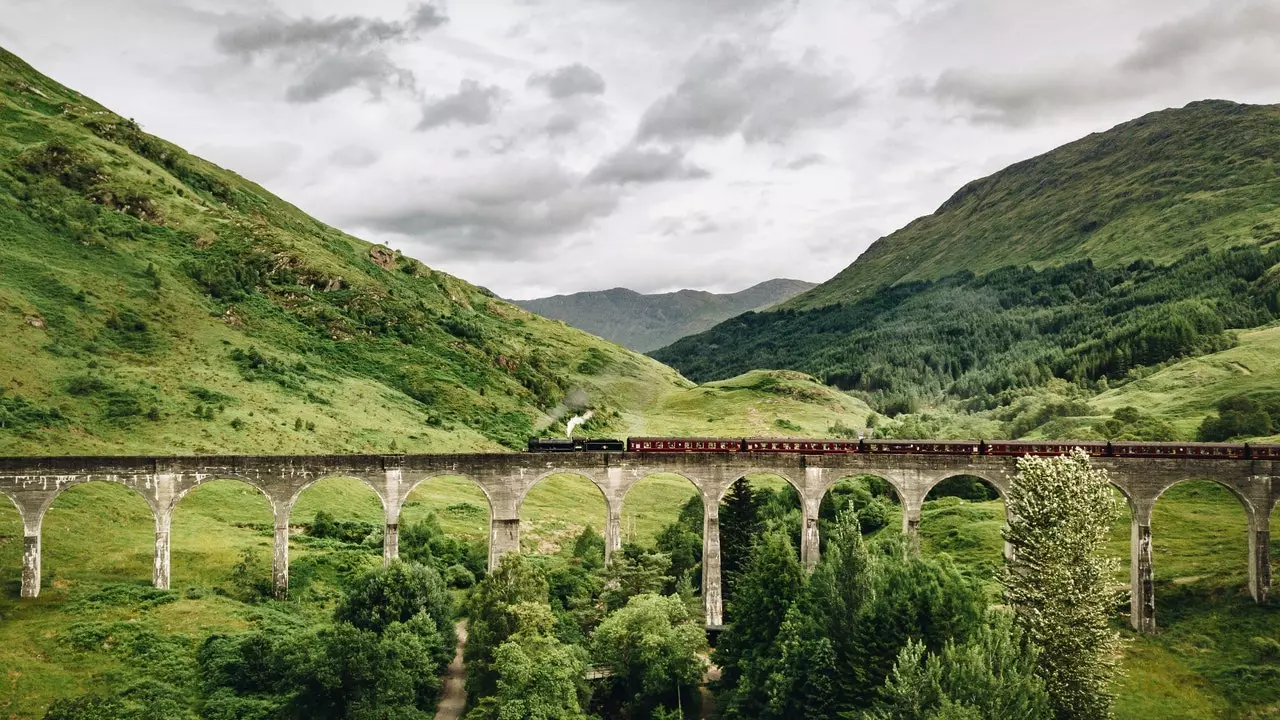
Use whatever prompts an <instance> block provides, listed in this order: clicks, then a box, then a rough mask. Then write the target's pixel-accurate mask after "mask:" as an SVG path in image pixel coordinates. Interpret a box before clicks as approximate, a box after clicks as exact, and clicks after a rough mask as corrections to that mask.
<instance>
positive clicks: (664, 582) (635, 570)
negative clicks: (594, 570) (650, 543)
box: [600, 545, 675, 612]
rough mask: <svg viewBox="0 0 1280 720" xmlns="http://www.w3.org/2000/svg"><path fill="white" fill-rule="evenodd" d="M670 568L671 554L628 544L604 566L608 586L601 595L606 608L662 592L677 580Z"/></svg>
mask: <svg viewBox="0 0 1280 720" xmlns="http://www.w3.org/2000/svg"><path fill="white" fill-rule="evenodd" d="M670 570H671V558H670V557H668V556H666V555H663V554H661V553H654V552H646V551H645V550H644V549H642V548H640V547H639V546H635V545H627V546H626V547H624V548H623V549H622V552H620V553H618V554H617V555H615V556H614V558H613V562H612V563H611V564H610V565H609V567H607V568H605V570H604V581H605V589H604V592H603V593H602V594H601V596H600V599H601V600H603V601H604V606H605V609H606V610H607V611H609V612H613V611H615V610H618V609H619V608H621V607H623V606H625V605H626V604H627V602H628V601H629V600H630V599H631V598H633V597H636V596H639V595H646V594H657V593H661V592H662V590H663V589H664V588H666V587H669V586H671V585H673V584H674V583H675V579H674V578H672V577H671V575H669V574H668V573H669V571H670Z"/></svg>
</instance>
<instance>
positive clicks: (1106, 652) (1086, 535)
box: [1002, 449, 1120, 720]
mask: <svg viewBox="0 0 1280 720" xmlns="http://www.w3.org/2000/svg"><path fill="white" fill-rule="evenodd" d="M1008 512H1009V524H1008V527H1007V528H1006V529H1005V539H1006V540H1008V541H1009V543H1011V544H1012V545H1013V548H1014V559H1013V560H1012V561H1011V562H1010V563H1009V565H1008V566H1007V567H1006V569H1005V573H1004V575H1003V578H1002V582H1003V585H1004V589H1005V599H1006V600H1007V602H1008V604H1009V605H1010V607H1012V608H1013V609H1014V612H1015V613H1016V617H1017V621H1018V624H1019V625H1020V626H1021V627H1022V628H1023V629H1024V630H1025V631H1026V633H1027V636H1028V637H1029V638H1030V640H1031V641H1032V642H1033V643H1035V644H1036V645H1037V646H1039V647H1040V648H1041V650H1042V651H1043V652H1042V653H1041V654H1040V658H1039V661H1038V665H1037V673H1038V674H1039V675H1040V677H1041V678H1043V679H1044V682H1045V685H1046V687H1047V689H1048V691H1049V696H1050V698H1051V701H1052V705H1053V710H1054V715H1055V717H1057V718H1059V720H1095V719H1097V718H1109V717H1111V706H1112V701H1113V699H1114V698H1113V696H1112V694H1111V690H1110V686H1111V680H1112V676H1113V675H1114V674H1115V672H1116V667H1117V660H1118V655H1119V651H1120V636H1119V634H1118V633H1117V632H1116V631H1115V630H1113V629H1112V628H1111V626H1110V623H1109V615H1110V612H1111V608H1112V607H1114V605H1115V604H1116V602H1117V601H1118V600H1119V598H1118V597H1117V594H1116V593H1115V592H1113V591H1112V590H1111V589H1109V588H1108V585H1109V581H1110V578H1111V576H1112V575H1113V574H1114V572H1115V570H1116V566H1117V562H1116V560H1115V559H1114V558H1108V557H1104V556H1103V555H1102V554H1101V552H1100V551H1101V550H1102V547H1103V544H1104V543H1105V542H1106V539H1107V537H1108V535H1109V534H1110V531H1111V524H1112V522H1113V521H1114V520H1115V518H1116V514H1117V512H1118V508H1117V502H1116V498H1115V495H1114V494H1113V493H1112V491H1111V487H1110V485H1109V484H1108V482H1107V474H1106V471H1105V470H1100V469H1096V468H1094V467H1093V466H1092V465H1091V464H1090V462H1089V456H1088V455H1087V454H1085V452H1084V451H1083V450H1079V449H1077V450H1076V451H1075V452H1073V453H1072V454H1071V455H1070V456H1066V457H1057V458H1033V457H1027V458H1024V459H1022V460H1020V461H1018V475H1017V477H1016V478H1015V479H1014V481H1013V484H1012V486H1011V487H1010V490H1009V499H1008Z"/></svg>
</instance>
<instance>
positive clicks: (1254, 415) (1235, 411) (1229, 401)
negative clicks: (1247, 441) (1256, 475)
mask: <svg viewBox="0 0 1280 720" xmlns="http://www.w3.org/2000/svg"><path fill="white" fill-rule="evenodd" d="M1276 405H1277V406H1280V403H1276ZM1217 409H1218V414H1217V416H1210V417H1207V418H1205V419H1204V422H1202V423H1201V424H1200V429H1199V430H1198V431H1197V432H1196V439H1197V440H1200V441H1201V442H1223V441H1226V440H1234V439H1236V438H1251V437H1263V436H1266V435H1270V434H1271V433H1273V432H1274V431H1275V427H1274V425H1273V424H1272V417H1271V412H1269V410H1271V408H1267V407H1264V406H1263V405H1262V403H1260V402H1258V401H1257V400H1255V399H1253V398H1252V397H1249V396H1248V395H1233V396H1231V397H1228V398H1225V399H1223V400H1220V401H1219V402H1218V406H1217ZM1277 410H1280V407H1277Z"/></svg>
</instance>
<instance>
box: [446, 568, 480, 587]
mask: <svg viewBox="0 0 1280 720" xmlns="http://www.w3.org/2000/svg"><path fill="white" fill-rule="evenodd" d="M444 581H445V582H446V583H447V584H448V585H449V587H451V588H459V589H463V590H465V589H467V588H469V587H471V586H472V585H475V584H476V576H475V574H473V573H472V572H471V571H470V570H468V569H467V568H466V567H465V566H463V565H450V566H449V569H447V570H445V571H444Z"/></svg>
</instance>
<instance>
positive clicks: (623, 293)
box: [514, 278, 815, 352]
mask: <svg viewBox="0 0 1280 720" xmlns="http://www.w3.org/2000/svg"><path fill="white" fill-rule="evenodd" d="M814 286H815V284H814V283H810V282H805V281H803V280H791V279H786V278H777V279H773V280H766V281H764V282H762V283H757V284H756V285H752V286H751V287H749V288H747V289H746V290H741V291H739V292H736V293H725V294H717V293H712V292H707V291H706V290H689V289H685V290H676V291H675V292H668V293H654V294H648V295H645V294H642V293H638V292H636V291H634V290H630V289H627V288H621V287H618V288H611V289H609V290H596V291H590V292H580V293H572V294H569V295H554V296H551V297H545V298H537V299H534V300H516V301H514V302H515V304H516V305H519V306H520V307H522V308H524V309H525V310H528V311H529V312H532V313H535V314H538V315H541V316H543V317H547V318H551V319H553V320H561V321H563V322H565V323H566V324H568V325H571V326H573V327H576V328H578V329H580V330H585V331H587V332H589V333H592V334H594V335H598V336H600V337H602V338H604V339H606V340H610V341H612V342H615V343H618V344H619V345H622V346H623V347H627V348H630V349H632V350H637V351H640V352H650V351H652V350H657V349H658V348H661V347H665V346H667V345H670V344H671V343H673V342H675V341H676V340H679V339H680V338H682V337H685V336H687V335H692V334H694V333H698V332H702V331H703V330H706V329H707V328H710V327H712V326H714V325H716V324H717V323H720V322H723V321H724V320H728V319H729V318H731V317H735V316H737V315H741V314H742V313H744V312H749V311H752V310H763V309H765V308H768V307H772V306H774V305H777V304H778V303H781V302H784V301H786V300H787V299H789V298H792V297H794V296H795V295H797V294H799V293H802V292H804V291H806V290H808V289H810V288H813V287H814Z"/></svg>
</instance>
